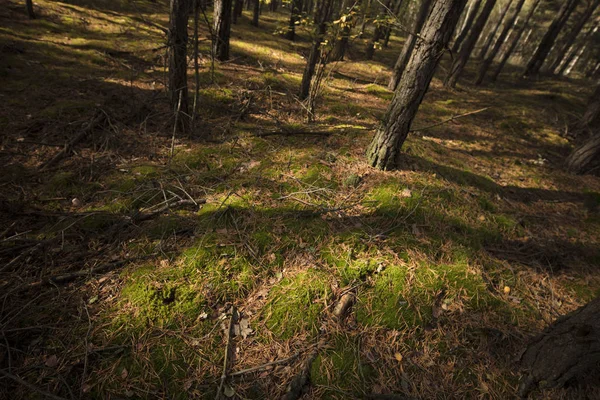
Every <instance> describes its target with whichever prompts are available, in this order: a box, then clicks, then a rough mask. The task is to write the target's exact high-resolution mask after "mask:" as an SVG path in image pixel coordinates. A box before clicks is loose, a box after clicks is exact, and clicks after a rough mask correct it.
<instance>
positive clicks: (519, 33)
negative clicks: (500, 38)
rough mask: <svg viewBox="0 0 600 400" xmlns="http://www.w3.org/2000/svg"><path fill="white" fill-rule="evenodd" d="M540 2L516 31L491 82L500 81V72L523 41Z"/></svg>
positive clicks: (534, 5)
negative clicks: (522, 38)
mask: <svg viewBox="0 0 600 400" xmlns="http://www.w3.org/2000/svg"><path fill="white" fill-rule="evenodd" d="M540 1H541V0H536V1H535V3H533V5H532V6H531V8H530V9H529V12H528V13H527V16H526V17H525V21H523V25H522V26H521V27H520V28H519V29H518V30H517V31H516V35H515V37H514V39H513V40H512V42H511V43H510V45H509V47H508V49H506V51H505V52H504V54H503V55H502V59H501V60H500V63H499V64H498V66H497V67H496V70H495V71H494V73H493V74H492V76H491V77H490V80H491V81H492V82H495V81H496V79H498V75H500V72H502V69H503V68H504V65H505V64H506V62H507V61H508V59H509V58H510V56H511V55H512V53H513V51H515V49H516V47H517V44H518V43H519V40H521V37H522V36H523V32H525V29H527V27H528V26H529V21H530V20H531V17H532V16H533V14H534V13H535V10H536V9H537V7H538V5H539V4H540Z"/></svg>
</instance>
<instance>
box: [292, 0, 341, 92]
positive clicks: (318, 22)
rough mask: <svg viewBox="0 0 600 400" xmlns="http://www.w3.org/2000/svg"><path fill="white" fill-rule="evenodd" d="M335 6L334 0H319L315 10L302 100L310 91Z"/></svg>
mask: <svg viewBox="0 0 600 400" xmlns="http://www.w3.org/2000/svg"><path fill="white" fill-rule="evenodd" d="M332 8H333V0H317V8H316V10H315V26H316V28H315V36H314V38H313V42H312V46H311V48H310V53H309V55H308V59H307V60H306V67H305V68H304V73H303V74H302V82H301V83H300V96H299V97H300V100H305V99H306V98H307V97H308V95H309V93H310V84H311V81H312V78H313V75H314V74H315V68H316V66H317V62H318V61H319V56H320V54H321V42H322V41H323V38H324V37H325V33H326V32H327V22H329V19H330V17H331V12H332Z"/></svg>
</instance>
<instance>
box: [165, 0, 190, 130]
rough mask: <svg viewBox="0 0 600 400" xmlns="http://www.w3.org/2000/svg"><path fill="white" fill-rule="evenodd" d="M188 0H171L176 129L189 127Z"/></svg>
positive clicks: (171, 97)
mask: <svg viewBox="0 0 600 400" xmlns="http://www.w3.org/2000/svg"><path fill="white" fill-rule="evenodd" d="M189 12H190V4H189V1H188V0H171V4H170V13H169V45H170V47H169V100H170V103H171V109H172V110H173V112H175V114H176V115H175V121H177V124H176V125H177V126H176V129H177V130H178V131H180V132H185V131H186V130H187V127H188V123H189V121H188V115H189V107H188V86H187V85H188V83H187V44H188V34H187V28H188V16H189Z"/></svg>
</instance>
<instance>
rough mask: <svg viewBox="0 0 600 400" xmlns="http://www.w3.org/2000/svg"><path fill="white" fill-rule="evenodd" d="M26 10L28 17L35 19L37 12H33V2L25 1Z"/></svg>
mask: <svg viewBox="0 0 600 400" xmlns="http://www.w3.org/2000/svg"><path fill="white" fill-rule="evenodd" d="M25 10H27V16H28V17H29V19H35V18H36V16H35V12H34V11H33V0H25Z"/></svg>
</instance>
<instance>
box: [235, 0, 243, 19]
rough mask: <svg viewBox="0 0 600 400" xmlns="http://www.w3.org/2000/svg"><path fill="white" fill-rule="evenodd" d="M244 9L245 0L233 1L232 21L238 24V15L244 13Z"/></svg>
mask: <svg viewBox="0 0 600 400" xmlns="http://www.w3.org/2000/svg"><path fill="white" fill-rule="evenodd" d="M243 9H244V0H235V1H234V2H233V15H232V20H233V21H232V22H233V23H234V24H237V20H238V17H240V16H241V15H242V10H243Z"/></svg>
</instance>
